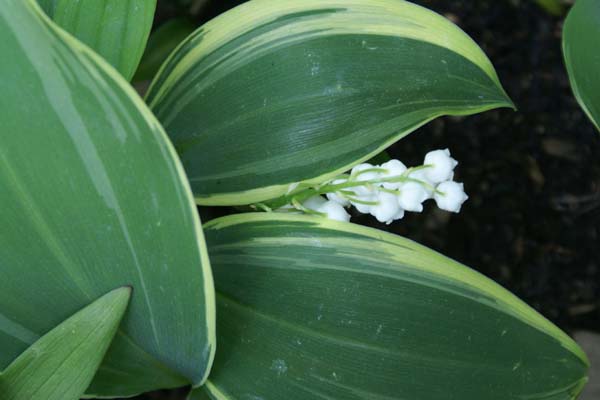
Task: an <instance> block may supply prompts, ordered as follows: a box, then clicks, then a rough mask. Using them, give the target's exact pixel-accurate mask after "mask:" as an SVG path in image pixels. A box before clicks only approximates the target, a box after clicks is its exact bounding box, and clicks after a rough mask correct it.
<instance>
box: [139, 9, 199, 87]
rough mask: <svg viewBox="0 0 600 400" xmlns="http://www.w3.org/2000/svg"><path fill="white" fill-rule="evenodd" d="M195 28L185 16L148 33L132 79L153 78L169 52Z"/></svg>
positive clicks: (143, 79)
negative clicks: (148, 36) (143, 50)
mask: <svg viewBox="0 0 600 400" xmlns="http://www.w3.org/2000/svg"><path fill="white" fill-rule="evenodd" d="M195 28H196V26H195V25H194V24H193V23H192V22H190V21H189V20H187V19H185V18H180V19H173V20H170V21H167V22H166V23H165V24H164V25H161V26H160V27H159V28H158V29H157V30H156V31H155V32H153V33H152V34H151V35H150V39H148V45H147V46H146V51H145V52H144V55H143V56H142V60H141V61H140V66H139V68H138V70H137V71H136V73H135V76H134V77H133V80H134V81H145V80H150V79H152V78H154V76H155V75H156V73H157V72H158V70H159V69H160V66H161V65H162V64H163V62H164V61H165V60H166V59H167V58H168V57H169V54H171V52H172V51H173V50H175V48H176V47H177V46H178V45H179V44H181V42H182V41H183V40H184V39H185V38H186V37H188V36H189V35H190V34H191V33H192V32H193V31H194V29H195Z"/></svg>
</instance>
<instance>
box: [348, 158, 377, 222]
mask: <svg viewBox="0 0 600 400" xmlns="http://www.w3.org/2000/svg"><path fill="white" fill-rule="evenodd" d="M373 168H376V167H374V166H373V165H371V164H367V163H365V164H360V165H357V166H356V167H354V168H352V173H351V174H350V176H351V177H353V179H354V180H355V181H356V182H357V186H355V187H351V188H349V189H348V190H350V191H352V192H354V194H355V195H354V197H355V198H356V200H358V201H359V202H368V203H371V202H376V201H377V190H376V185H374V184H362V185H361V184H360V182H364V181H371V180H375V179H378V178H379V173H378V172H374V171H371V172H364V173H360V172H361V171H365V170H367V169H373ZM359 202H355V201H352V200H351V201H350V203H351V204H352V205H353V206H354V207H355V208H356V209H357V210H358V211H359V212H360V213H363V214H368V213H370V212H371V207H372V206H371V205H368V204H361V203H359Z"/></svg>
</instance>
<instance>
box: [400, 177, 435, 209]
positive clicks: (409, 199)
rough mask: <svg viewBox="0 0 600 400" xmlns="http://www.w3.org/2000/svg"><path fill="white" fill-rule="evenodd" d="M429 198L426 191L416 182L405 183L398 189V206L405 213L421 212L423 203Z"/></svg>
mask: <svg viewBox="0 0 600 400" xmlns="http://www.w3.org/2000/svg"><path fill="white" fill-rule="evenodd" d="M428 198H429V194H428V193H427V190H425V188H424V187H423V185H421V184H419V183H417V182H406V183H405V184H404V185H402V187H401V188H400V194H399V196H398V205H399V206H400V207H401V208H402V209H403V210H406V211H413V212H422V211H423V202H424V201H425V200H427V199H428Z"/></svg>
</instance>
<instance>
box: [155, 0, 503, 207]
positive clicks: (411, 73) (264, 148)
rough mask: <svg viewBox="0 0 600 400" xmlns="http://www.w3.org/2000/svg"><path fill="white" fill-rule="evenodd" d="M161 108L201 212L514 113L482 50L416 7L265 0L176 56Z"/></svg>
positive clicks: (392, 0) (278, 191)
mask: <svg viewBox="0 0 600 400" xmlns="http://www.w3.org/2000/svg"><path fill="white" fill-rule="evenodd" d="M147 102H148V104H150V106H151V108H152V109H153V111H154V112H155V114H156V115H157V117H158V119H159V120H160V121H161V122H162V123H163V126H164V127H165V129H166V131H167V133H168V134H169V136H170V137H171V139H172V140H173V142H174V144H175V147H176V148H177V150H178V152H179V154H180V156H181V158H182V161H183V164H184V167H185V169H186V171H187V173H188V176H189V178H190V182H191V185H192V189H193V191H194V194H195V196H196V200H197V202H198V203H199V204H208V205H225V204H227V205H242V204H249V203H253V202H258V201H263V200H266V199H269V198H274V197H278V196H280V195H282V194H285V193H286V192H287V191H288V188H289V185H290V184H293V183H296V182H304V181H316V182H319V181H323V180H325V179H328V178H331V177H334V176H335V175H337V174H339V173H341V172H344V171H345V170H347V169H348V168H349V167H350V166H352V165H354V164H357V163H358V162H361V161H363V160H368V159H369V158H371V157H373V156H374V155H375V154H377V153H379V152H380V151H381V150H383V149H385V148H386V147H388V146H389V145H390V144H392V143H394V142H396V141H397V140H399V139H400V138H401V137H403V136H405V135H407V134H408V133H409V132H411V131H413V130H415V129H416V128H418V127H419V126H421V125H423V124H425V123H427V122H428V121H430V120H432V119H434V118H436V117H439V116H441V115H466V114H473V113H477V112H481V111H484V110H489V109H492V108H495V107H505V106H511V103H510V100H509V99H508V98H507V96H506V94H505V93H504V91H503V90H502V88H501V86H500V83H499V81H498V77H497V76H496V73H495V71H494V68H493V67H492V64H491V63H490V61H489V60H488V59H487V57H486V56H485V54H484V53H483V52H482V51H481V49H480V48H479V47H478V46H477V45H476V44H475V43H474V42H473V41H472V40H471V39H470V38H469V37H468V36H467V35H466V34H465V33H464V32H462V31H461V30H460V29H459V28H458V27H456V26H455V25H453V24H452V23H451V22H450V21H448V20H447V19H445V18H444V17H442V16H440V15H437V14H435V13H433V12H431V11H428V10H426V9H424V8H422V7H419V6H416V5H414V4H411V3H408V2H405V1H402V0H297V1H278V2H273V1H270V0H252V1H249V2H247V3H245V4H243V5H241V6H239V7H238V8H235V9H233V10H231V11H229V12H227V13H225V14H223V15H221V16H219V17H217V18H215V19H214V20H212V21H211V22H209V23H207V24H206V25H204V26H203V27H201V28H200V29H199V30H198V31H196V32H195V33H194V34H193V35H191V36H190V37H189V38H188V39H187V40H186V41H185V42H184V43H183V44H182V45H181V46H180V47H179V48H178V49H177V50H176V51H175V52H174V53H173V54H172V55H171V57H170V58H169V60H167V62H166V63H165V65H164V66H163V67H162V69H161V71H160V72H159V74H158V76H157V77H156V78H155V80H154V82H153V85H152V86H151V88H150V90H149V93H148V96H147Z"/></svg>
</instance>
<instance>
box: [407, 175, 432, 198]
mask: <svg viewBox="0 0 600 400" xmlns="http://www.w3.org/2000/svg"><path fill="white" fill-rule="evenodd" d="M409 178H412V179H416V180H418V181H420V182H421V183H422V185H421V186H422V187H423V189H424V190H425V192H426V193H427V199H433V191H434V189H435V184H434V183H433V182H431V181H430V180H429V178H428V177H427V176H426V174H425V169H419V170H417V171H414V172H411V173H410V175H409ZM415 183H416V182H415ZM427 199H425V200H427Z"/></svg>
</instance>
